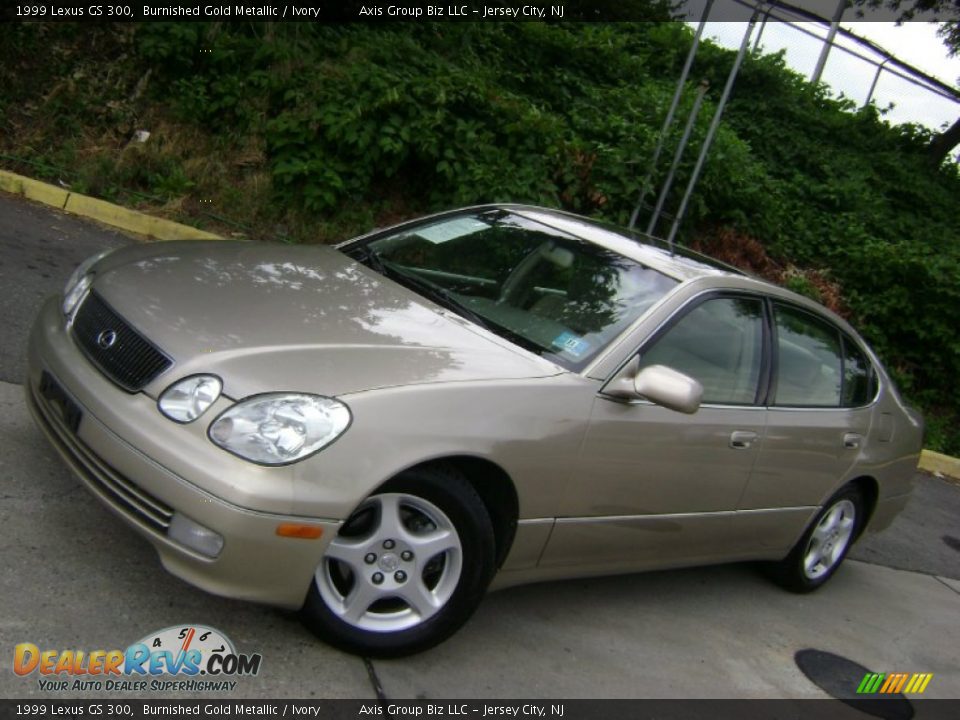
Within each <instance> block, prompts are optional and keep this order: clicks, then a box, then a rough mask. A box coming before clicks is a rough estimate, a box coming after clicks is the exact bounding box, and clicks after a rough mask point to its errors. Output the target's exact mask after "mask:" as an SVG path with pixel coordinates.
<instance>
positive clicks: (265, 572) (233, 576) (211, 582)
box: [26, 299, 339, 608]
mask: <svg viewBox="0 0 960 720" xmlns="http://www.w3.org/2000/svg"><path fill="white" fill-rule="evenodd" d="M28 367H29V370H28V377H27V383H26V394H27V404H28V406H29V407H30V410H31V412H32V414H33V416H34V418H35V419H36V421H37V424H38V425H39V426H40V427H41V428H42V429H43V431H44V432H45V434H46V435H47V437H48V438H49V439H50V441H51V442H52V443H53V445H54V447H56V449H57V450H58V451H59V452H60V454H61V455H62V456H63V457H64V459H65V460H66V462H67V464H68V465H69V466H70V468H71V469H72V470H73V471H74V472H75V473H76V474H77V476H78V477H79V478H80V479H81V480H82V481H83V483H84V484H85V485H86V486H87V488H88V489H89V490H90V491H91V492H92V493H93V494H94V495H96V496H97V497H98V498H99V499H100V500H101V501H102V502H103V503H104V504H105V505H107V507H109V508H110V509H111V510H112V511H113V512H114V513H116V514H117V515H118V516H119V517H120V518H122V519H123V520H124V521H125V522H127V523H128V524H129V525H130V526H132V527H133V528H134V529H136V530H137V531H138V532H140V533H141V534H142V535H143V536H145V537H146V538H147V539H148V540H149V541H150V542H151V543H152V544H153V546H154V547H155V548H156V549H157V552H158V553H159V555H160V560H161V562H162V563H163V565H164V567H165V568H166V569H167V570H169V571H170V572H171V573H173V574H174V575H176V576H178V577H180V578H182V579H184V580H186V581H187V582H189V583H191V584H193V585H196V586H197V587H200V588H202V589H204V590H207V591H209V592H212V593H215V594H218V595H224V596H228V597H233V598H238V599H243V600H251V601H256V602H263V603H269V604H272V605H278V606H282V607H289V608H298V607H300V606H301V605H302V604H303V601H304V599H305V597H306V594H307V591H308V589H309V586H310V583H311V582H312V579H313V574H314V572H315V570H316V568H317V565H318V564H319V562H320V559H321V557H322V555H323V551H324V549H325V547H326V545H327V543H329V542H330V541H331V540H332V539H333V538H334V537H335V536H336V533H337V530H338V528H339V522H338V521H336V520H333V519H323V518H305V517H303V516H299V515H295V514H293V512H292V510H293V507H292V505H293V502H292V497H293V493H292V483H293V480H292V478H290V477H289V474H286V473H285V471H284V469H283V468H279V469H276V470H277V472H273V470H274V469H272V468H263V467H259V466H256V465H252V464H251V463H247V462H244V461H242V460H239V459H237V458H233V457H232V456H229V455H228V454H227V453H224V452H223V451H221V450H219V449H218V448H216V447H214V446H213V444H212V443H210V442H209V440H207V439H206V436H205V426H206V423H205V422H203V421H204V420H206V421H207V422H209V420H210V418H213V417H216V415H217V413H218V412H219V410H220V408H219V407H218V406H216V405H215V406H214V408H211V409H210V410H209V411H208V414H207V415H205V416H204V418H201V420H198V421H197V422H196V423H195V424H196V425H197V427H195V428H191V427H189V426H180V425H177V424H176V423H173V422H171V421H169V420H167V419H166V418H164V417H163V416H162V415H160V413H159V411H158V410H157V408H156V403H155V402H154V400H153V399H151V398H149V397H147V396H146V395H144V394H143V393H138V394H133V395H131V394H129V393H127V392H124V391H123V390H121V389H119V388H118V387H117V386H115V385H113V384H112V383H111V382H110V381H109V380H107V379H106V378H105V377H104V376H103V375H101V374H100V372H99V371H98V370H97V369H96V368H94V367H93V366H92V365H91V364H90V362H89V361H88V360H87V359H86V357H85V356H84V355H83V354H82V353H81V352H80V350H79V349H78V348H77V347H76V345H75V344H74V343H73V340H72V339H71V337H70V336H69V334H68V333H67V332H66V331H65V329H64V327H63V319H62V316H61V315H60V311H59V306H58V303H57V302H56V299H51V300H50V301H48V302H47V303H46V304H45V305H44V307H43V309H42V310H41V312H40V315H39V316H38V318H37V320H36V322H35V324H34V327H33V331H32V333H31V336H30V343H29V350H28ZM44 371H46V372H47V373H48V374H49V375H50V376H52V378H53V379H54V380H55V381H56V382H57V384H58V385H59V386H60V388H62V390H63V391H64V393H65V394H66V395H67V396H68V397H69V399H70V400H71V401H72V402H73V403H75V404H76V406H77V408H79V410H80V412H81V413H82V415H81V417H80V420H79V425H77V426H76V429H75V431H74V430H73V429H71V426H72V425H73V423H71V422H70V419H69V418H64V417H63V416H62V414H61V412H60V410H59V408H58V406H57V404H56V403H55V402H52V401H51V400H49V399H48V398H47V397H45V396H44V394H43V393H41V392H40V382H41V377H42V375H43V373H44ZM48 394H49V393H48ZM218 404H224V406H225V405H226V404H228V401H226V400H224V399H221V400H220V401H218ZM178 430H179V433H178V432H177V431H178ZM158 458H162V459H163V461H160V460H159V459H158ZM201 484H202V485H203V486H201ZM213 490H219V491H221V492H214V491H213ZM227 494H230V495H231V496H232V497H231V498H230V499H229V500H228V499H225V498H224V497H222V495H227ZM236 498H240V499H241V500H245V501H246V502H244V504H243V505H241V504H239V503H238V502H237V501H236ZM251 506H252V507H251ZM284 510H286V512H285V511H284ZM174 513H182V514H183V515H186V516H187V517H189V518H191V519H192V520H194V521H196V522H198V523H200V524H201V525H203V526H205V527H207V528H210V529H212V530H214V531H216V532H217V533H219V534H220V535H221V536H222V537H223V538H224V545H223V549H222V550H221V552H220V554H219V555H218V556H217V557H216V558H215V559H211V558H209V557H206V556H204V555H202V554H200V553H198V552H196V551H194V550H192V549H190V548H188V547H186V546H184V545H181V544H180V543H178V542H176V541H174V540H173V539H171V538H170V537H168V535H167V528H168V527H169V524H170V519H171V518H172V516H173V514H174ZM291 522H292V523H298V524H310V525H316V526H318V527H320V528H322V529H323V534H322V536H321V537H320V538H319V539H316V540H308V539H300V538H290V537H281V536H278V535H277V534H276V531H277V527H278V525H280V524H281V523H291Z"/></svg>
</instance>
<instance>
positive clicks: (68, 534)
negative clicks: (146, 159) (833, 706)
mask: <svg viewBox="0 0 960 720" xmlns="http://www.w3.org/2000/svg"><path fill="white" fill-rule="evenodd" d="M124 242H130V240H129V239H128V238H125V237H124V236H122V235H120V234H118V233H115V232H111V231H109V230H104V229H102V228H99V227H97V226H96V225H93V224H91V223H87V222H84V221H81V220H78V219H76V218H73V217H69V216H66V215H64V214H62V213H59V212H57V211H55V210H51V209H49V208H46V207H43V206H38V205H34V204H31V203H28V202H25V201H23V200H22V199H20V198H14V197H11V196H5V195H0V283H2V287H3V290H4V292H3V293H2V296H0V298H2V299H0V302H2V305H0V312H2V318H3V322H2V323H0V380H2V381H3V382H0V411H2V412H0V528H2V529H0V550H2V557H3V559H4V572H3V573H2V575H0V608H3V611H2V613H0V666H2V668H3V669H2V670H0V697H7V698H11V697H54V696H53V695H51V694H50V693H49V692H48V691H44V690H41V688H40V686H39V684H38V682H37V679H36V676H31V677H29V678H21V677H19V676H17V675H15V674H14V673H13V672H12V670H11V662H10V659H11V655H12V648H13V646H14V645H15V644H17V643H21V642H32V643H35V644H37V645H38V646H40V647H42V648H45V649H46V648H59V649H67V648H89V649H95V648H100V649H104V648H106V649H110V648H115V647H119V648H123V647H126V645H127V644H129V643H131V642H133V641H135V640H137V639H139V638H141V637H143V636H145V635H146V634H147V633H149V632H151V631H155V630H160V629H162V628H166V627H169V626H173V625H178V624H185V623H202V624H205V625H209V626H212V627H215V628H218V629H220V630H222V631H223V632H224V633H226V634H227V635H228V636H229V637H230V638H231V639H232V640H233V641H234V643H235V644H236V645H237V647H238V650H240V651H241V652H259V653H261V654H262V655H263V658H264V660H263V669H262V671H261V673H260V674H259V675H258V676H256V677H250V678H242V679H241V680H240V681H239V683H238V686H237V688H236V689H235V690H234V691H232V692H228V693H223V694H219V695H222V696H223V697H231V698H257V697H278V698H279V697H289V698H294V697H299V698H310V697H316V698H336V697H350V698H374V697H375V695H376V692H377V691H378V689H379V690H381V691H382V694H383V695H384V696H385V697H387V698H391V699H393V698H396V699H400V698H410V699H413V698H420V699H428V698H481V699H483V698H634V697H637V698H639V697H654V698H659V697H663V698H669V697H679V698H683V697H729V698H742V697H766V698H807V697H824V693H823V691H822V690H820V689H819V688H818V687H817V686H816V685H815V684H813V683H812V682H811V681H810V680H809V679H807V677H806V676H805V675H804V674H803V673H802V672H801V671H800V670H799V668H798V667H797V665H796V663H795V662H794V655H795V654H796V653H797V652H799V651H802V650H805V649H817V650H824V651H828V652H832V653H835V654H837V655H841V656H843V657H845V658H848V659H850V660H851V661H853V662H855V663H859V664H860V665H862V666H864V667H867V668H869V669H870V670H873V671H876V672H892V671H906V672H933V673H935V677H934V680H933V681H932V682H931V684H930V686H929V688H928V690H927V692H926V696H928V697H948V698H958V697H960V629H958V628H960V623H958V622H957V618H958V617H960V539H958V538H960V527H958V523H957V518H960V487H958V486H957V485H955V484H952V483H950V482H947V481H944V480H941V479H938V478H934V477H930V476H926V475H918V478H917V491H916V493H915V495H914V498H913V500H912V501H911V503H910V505H909V506H908V508H907V510H906V511H905V512H904V513H902V514H901V516H900V517H899V518H898V519H897V521H896V522H895V523H894V525H893V526H892V527H891V528H890V529H888V530H887V531H886V532H884V533H882V534H880V535H877V536H870V537H868V538H867V539H866V540H865V541H862V542H861V543H860V544H858V546H857V547H856V548H855V550H854V553H853V556H852V557H854V558H856V560H854V561H848V562H847V563H846V564H845V566H844V567H843V568H842V569H841V571H840V572H839V573H838V574H837V576H836V577H835V578H834V579H833V580H832V581H831V582H830V583H829V584H828V585H827V586H826V587H825V588H823V589H822V590H821V591H819V592H817V593H814V594H812V595H802V596H801V595H792V594H790V593H786V592H784V591H782V590H780V589H779V588H778V587H776V586H774V585H773V584H771V583H770V582H769V581H767V580H766V579H765V578H764V577H763V576H762V575H761V574H760V573H758V572H757V571H756V569H755V568H754V567H752V566H751V565H748V564H739V565H729V566H721V567H713V568H696V569H687V570H680V571H671V572H658V573H647V574H642V575H632V576H625V577H615V578H597V579H591V580H578V581H568V582H558V583H549V584H543V585H534V586H528V587H521V588H512V589H508V590H503V591H500V592H496V593H492V594H490V595H489V596H488V597H487V598H486V599H485V600H484V602H483V603H482V605H481V607H480V609H479V611H478V613H477V615H476V616H475V617H474V618H473V619H472V620H471V621H470V622H469V623H468V624H467V626H466V627H465V628H464V629H463V630H462V631H460V632H459V633H458V634H457V635H455V636H454V637H453V638H452V639H451V640H449V641H448V642H446V643H444V644H443V645H441V646H440V647H438V648H435V649H434V650H431V651H428V652H426V653H423V654H421V655H418V656H415V657H412V658H406V659H403V660H393V661H375V662H372V663H371V662H368V661H364V660H363V659H360V658H356V657H353V656H350V655H346V654H343V653H341V652H339V651H336V650H333V649H331V648H329V647H328V646H326V645H324V644H323V643H321V642H319V641H317V640H315V639H314V638H313V637H312V636H310V635H309V634H307V633H306V631H304V630H303V629H302V628H301V627H300V625H299V623H298V621H297V619H296V617H295V615H293V614H290V613H285V612H280V611H277V610H274V609H271V608H266V607H260V606H256V605H251V604H248V603H241V602H235V601H230V600H225V599H222V598H216V597H213V596H211V595H208V594H206V593H204V592H202V591H199V590H196V589H194V588H193V587H191V586H189V585H187V584H185V583H183V582H181V581H180V580H178V579H176V578H174V577H172V576H171V575H169V574H168V573H166V572H165V571H164V570H163V569H162V567H161V566H160V564H159V562H158V560H157V558H156V554H155V553H154V551H153V549H152V548H151V547H150V545H149V544H148V543H147V542H146V541H145V540H142V539H141V538H140V537H139V536H137V535H136V534H135V533H133V532H132V531H131V530H129V529H128V528H127V527H126V526H125V525H124V524H123V523H122V522H121V521H120V520H118V519H116V518H115V517H114V516H113V515H112V514H111V513H110V512H108V511H107V510H106V509H104V508H103V507H102V506H101V505H100V503H99V502H98V501H97V500H95V499H94V498H93V497H92V496H91V495H90V494H89V493H88V492H86V491H85V490H84V489H83V488H82V487H81V486H80V484H79V483H78V481H76V480H75V479H74V478H73V477H72V475H71V474H70V472H69V471H68V470H67V469H66V468H65V466H64V465H63V463H62V462H61V461H60V459H59V458H58V456H57V455H56V453H55V452H54V450H53V449H52V448H51V447H50V446H49V444H48V443H47V442H46V440H45V439H44V438H43V436H42V435H41V433H40V432H39V430H37V428H36V427H34V425H33V423H32V421H31V420H30V418H29V416H28V413H27V410H26V408H25V405H24V400H23V392H22V388H21V387H20V385H19V383H20V382H21V378H22V375H23V362H22V353H23V344H24V341H25V337H26V332H27V329H28V328H29V325H30V322H31V320H32V317H33V315H34V313H35V312H36V310H37V308H38V306H39V303H40V301H41V299H42V298H44V297H46V296H47V295H49V294H52V293H56V292H59V290H60V289H61V287H62V286H63V283H64V282H65V281H66V278H67V276H68V275H69V273H70V272H71V270H72V268H73V266H74V265H75V264H76V263H78V262H79V261H80V260H82V259H83V258H84V257H86V256H87V255H90V254H92V253H93V252H96V251H97V250H99V249H101V248H104V247H112V246H115V245H117V244H120V243H124ZM147 694H149V693H147ZM100 695H102V693H100V694H99V695H98V694H97V693H88V692H83V691H69V692H67V693H62V694H57V695H56V697H61V698H66V697H98V696H100ZM143 695H144V694H143V693H138V694H137V696H138V697H140V696H143ZM188 695H190V693H176V694H174V695H173V696H175V697H181V696H188ZM164 696H165V697H170V696H171V695H170V694H169V693H166V694H164ZM216 696H218V693H205V694H204V695H203V697H216Z"/></svg>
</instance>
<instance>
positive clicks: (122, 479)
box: [29, 373, 174, 535]
mask: <svg viewBox="0 0 960 720" xmlns="http://www.w3.org/2000/svg"><path fill="white" fill-rule="evenodd" d="M44 375H45V376H46V378H48V379H46V380H45V382H46V384H47V385H48V386H49V385H51V384H54V385H57V386H58V387H59V385H58V384H57V383H56V381H55V380H53V379H52V377H50V376H47V374H46V373H44ZM60 393H63V395H64V396H65V397H68V396H66V393H64V391H63V390H62V389H61V390H60ZM48 394H49V393H48ZM29 400H30V402H31V404H32V405H33V408H34V410H35V413H34V414H35V415H36V416H37V417H38V418H39V419H40V420H41V421H42V423H43V425H44V427H45V428H46V430H47V432H48V435H49V436H50V438H51V439H52V440H54V442H55V443H56V444H57V445H58V446H59V449H60V451H61V453H62V454H63V455H64V456H65V457H66V458H67V459H68V461H69V463H70V465H71V466H72V467H73V468H74V470H76V472H77V473H79V475H80V477H81V478H83V479H84V480H85V481H86V482H87V484H88V485H89V486H90V487H91V488H92V489H93V490H95V491H96V492H97V494H99V495H100V497H102V498H103V499H105V500H107V501H108V502H109V503H110V505H112V506H113V507H114V508H116V509H117V510H119V511H120V512H122V513H123V514H124V515H126V516H127V517H129V518H130V519H131V520H134V521H135V522H137V523H138V524H139V525H140V526H141V527H143V526H146V527H147V528H149V529H151V530H153V531H154V532H157V533H160V534H161V535H166V533H167V528H169V527H170V521H171V520H172V519H173V514H174V510H173V508H172V507H170V506H169V505H167V504H166V503H165V502H163V501H162V500H160V499H159V498H156V497H154V496H153V495H151V494H150V493H148V492H147V491H146V490H144V489H143V488H141V487H140V486H139V485H137V484H136V483H134V482H133V481H132V480H130V478H128V477H126V476H125V475H123V474H121V473H120V472H118V471H117V470H115V469H114V468H112V467H111V466H110V465H108V464H107V463H105V462H104V461H103V460H101V459H100V457H98V456H97V455H96V453H94V452H93V451H92V450H91V449H90V448H89V447H87V445H86V443H84V442H83V441H81V440H80V438H78V437H77V436H76V434H75V433H74V432H72V431H71V429H70V428H69V427H68V425H67V424H66V423H65V422H64V420H63V418H62V417H61V414H60V413H58V412H57V410H56V409H55V407H54V405H55V403H54V402H53V401H51V400H49V399H48V398H47V397H46V396H45V395H43V394H41V392H40V391H39V388H37V389H32V392H31V393H30V394H29ZM71 402H73V401H72V400H71Z"/></svg>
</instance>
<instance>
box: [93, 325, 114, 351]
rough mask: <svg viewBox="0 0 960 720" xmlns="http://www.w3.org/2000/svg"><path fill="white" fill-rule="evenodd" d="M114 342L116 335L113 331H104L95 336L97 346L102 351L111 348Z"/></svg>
mask: <svg viewBox="0 0 960 720" xmlns="http://www.w3.org/2000/svg"><path fill="white" fill-rule="evenodd" d="M115 342H117V333H116V331H115V330H104V331H103V332H102V333H100V334H99V335H97V345H99V346H100V347H101V348H103V349H104V350H109V349H110V348H112V347H113V344H114V343H115Z"/></svg>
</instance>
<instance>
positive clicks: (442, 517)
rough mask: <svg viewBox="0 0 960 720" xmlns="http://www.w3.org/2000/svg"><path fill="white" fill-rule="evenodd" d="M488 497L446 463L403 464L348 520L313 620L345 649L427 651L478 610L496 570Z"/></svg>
mask: <svg viewBox="0 0 960 720" xmlns="http://www.w3.org/2000/svg"><path fill="white" fill-rule="evenodd" d="M494 546H495V543H494V533H493V525H492V523H491V521H490V516H489V514H488V513H487V510H486V508H485V507H484V504H483V501H482V500H481V499H480V496H479V495H478V494H477V492H476V491H475V490H474V489H473V487H471V485H470V484H469V483H468V482H467V481H466V479H465V478H464V477H463V476H462V475H461V474H460V473H459V472H457V471H456V470H455V469H454V468H451V467H446V466H437V467H429V468H422V469H413V470H409V471H406V472H404V473H401V474H400V475H398V476H397V477H396V478H394V479H393V480H391V481H389V482H388V483H387V484H386V485H384V486H383V487H381V488H380V489H379V490H378V491H377V492H376V493H375V494H373V495H371V496H370V497H369V498H367V499H366V500H365V501H364V502H363V503H361V504H360V506H359V507H358V508H357V509H356V510H355V511H354V512H353V514H352V515H351V516H350V518H348V519H347V521H346V522H345V523H344V524H343V525H342V526H341V529H340V532H339V533H338V534H337V537H336V538H334V540H333V541H331V543H330V545H329V546H328V547H327V550H326V551H325V554H324V557H323V559H322V560H321V562H320V564H319V566H318V567H317V570H316V573H315V574H314V581H313V583H311V585H310V591H309V593H308V595H307V600H306V602H305V603H304V606H303V609H302V610H301V618H302V620H303V622H304V624H305V625H306V626H307V627H308V628H309V629H310V630H311V631H313V632H314V633H315V634H316V635H318V636H319V637H320V638H321V639H323V640H325V641H326V642H328V643H330V644H331V645H334V646H336V647H338V648H340V649H342V650H346V651H348V652H352V653H356V654H358V655H365V656H370V657H399V656H403V655H410V654H413V653H416V652H420V651H422V650H426V649H427V648H430V647H432V646H434V645H436V644H437V643H440V642H442V641H443V640H445V639H446V638H448V637H449V636H450V635H452V634H453V633H454V632H455V631H456V630H457V629H459V628H460V627H461V626H462V625H463V624H464V623H465V622H466V621H467V620H468V619H469V617H470V616H471V615H472V614H473V611H474V610H475V609H476V607H477V605H478V604H479V602H480V599H481V598H482V597H483V595H484V593H485V592H486V589H487V585H488V584H489V583H490V580H491V578H492V577H493V572H494Z"/></svg>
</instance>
